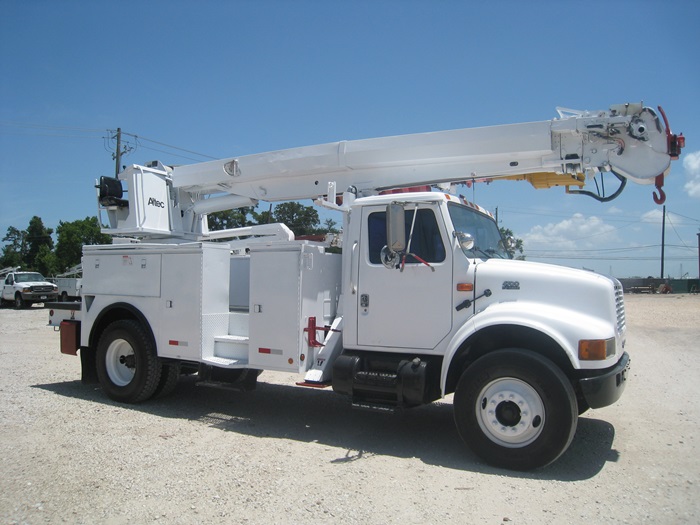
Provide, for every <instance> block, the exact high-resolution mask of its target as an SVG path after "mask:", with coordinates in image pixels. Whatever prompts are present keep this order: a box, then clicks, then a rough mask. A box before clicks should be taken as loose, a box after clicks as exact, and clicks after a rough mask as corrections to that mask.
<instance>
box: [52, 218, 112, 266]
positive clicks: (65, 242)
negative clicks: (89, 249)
mask: <svg viewBox="0 0 700 525" xmlns="http://www.w3.org/2000/svg"><path fill="white" fill-rule="evenodd" d="M56 233H57V234H58V242H57V243H56V267H57V269H58V271H64V270H66V269H68V268H70V267H71V266H75V265H76V264H78V263H80V259H81V258H82V255H83V246H84V245H86V244H88V245H89V244H110V243H111V242H112V238H111V237H110V236H109V235H106V234H104V233H102V232H101V231H100V223H99V222H98V220H97V217H85V218H84V219H82V220H81V219H78V220H75V221H72V222H63V221H60V222H59V223H58V227H57V228H56Z"/></svg>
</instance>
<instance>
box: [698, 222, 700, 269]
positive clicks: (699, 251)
mask: <svg viewBox="0 0 700 525" xmlns="http://www.w3.org/2000/svg"><path fill="white" fill-rule="evenodd" d="M698 279H700V232H698Z"/></svg>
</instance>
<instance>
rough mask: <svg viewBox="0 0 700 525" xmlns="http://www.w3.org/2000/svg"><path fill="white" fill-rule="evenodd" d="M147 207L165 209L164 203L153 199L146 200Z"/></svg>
mask: <svg viewBox="0 0 700 525" xmlns="http://www.w3.org/2000/svg"><path fill="white" fill-rule="evenodd" d="M148 205H149V206H155V207H156V208H165V203H164V202H162V201H159V200H156V199H154V198H153V197H149V199H148Z"/></svg>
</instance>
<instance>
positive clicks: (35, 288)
mask: <svg viewBox="0 0 700 525" xmlns="http://www.w3.org/2000/svg"><path fill="white" fill-rule="evenodd" d="M52 291H53V287H52V286H32V292H52Z"/></svg>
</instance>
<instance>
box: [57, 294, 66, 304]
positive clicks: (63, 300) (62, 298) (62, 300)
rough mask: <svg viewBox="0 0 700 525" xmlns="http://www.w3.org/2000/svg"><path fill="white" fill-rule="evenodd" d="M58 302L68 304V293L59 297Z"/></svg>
mask: <svg viewBox="0 0 700 525" xmlns="http://www.w3.org/2000/svg"><path fill="white" fill-rule="evenodd" d="M58 300H59V301H60V302H62V303H67V302H68V292H63V293H62V294H61V295H59V296H58Z"/></svg>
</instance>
